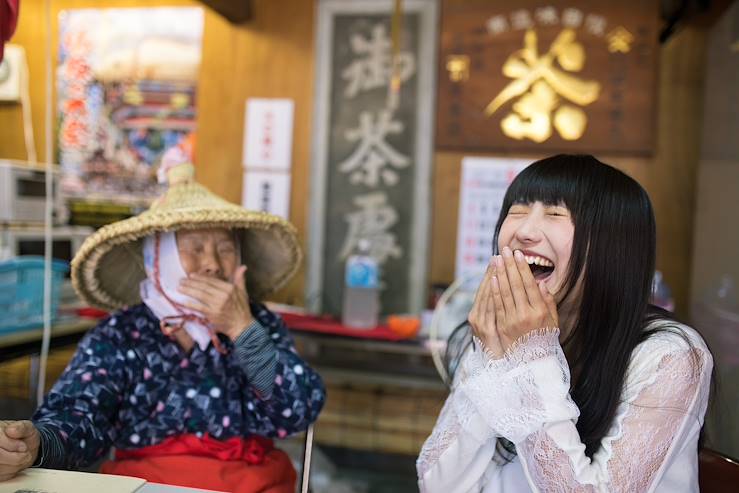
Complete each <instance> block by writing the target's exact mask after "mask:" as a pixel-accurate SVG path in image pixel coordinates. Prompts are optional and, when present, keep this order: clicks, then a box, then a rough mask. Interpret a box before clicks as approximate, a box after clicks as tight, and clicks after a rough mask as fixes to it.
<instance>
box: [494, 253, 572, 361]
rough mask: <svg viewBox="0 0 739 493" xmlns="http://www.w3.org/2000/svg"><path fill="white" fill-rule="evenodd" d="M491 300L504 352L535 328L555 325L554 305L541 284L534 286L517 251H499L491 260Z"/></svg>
mask: <svg viewBox="0 0 739 493" xmlns="http://www.w3.org/2000/svg"><path fill="white" fill-rule="evenodd" d="M494 262H495V274H494V275H493V276H492V297H493V305H494V307H495V308H494V311H495V327H496V329H497V333H498V338H499V340H500V345H501V347H502V348H503V350H504V351H505V350H506V349H508V348H509V347H510V346H511V344H513V343H514V342H515V341H516V339H518V338H519V337H521V336H524V335H526V334H528V333H529V332H531V331H532V330H536V329H543V328H555V327H558V326H559V317H558V315H557V304H556V303H555V301H554V297H553V296H552V295H551V293H549V290H548V289H547V287H546V285H545V284H544V282H540V283H537V282H536V279H534V276H533V274H532V273H531V268H530V267H529V264H528V263H527V262H526V259H525V258H524V256H523V253H521V251H519V250H516V252H515V254H514V253H513V252H512V251H511V249H510V248H508V247H505V248H503V255H498V256H496V257H495V258H494Z"/></svg>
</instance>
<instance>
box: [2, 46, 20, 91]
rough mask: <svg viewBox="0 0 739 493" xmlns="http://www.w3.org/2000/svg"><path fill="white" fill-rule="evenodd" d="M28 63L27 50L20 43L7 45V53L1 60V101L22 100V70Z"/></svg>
mask: <svg viewBox="0 0 739 493" xmlns="http://www.w3.org/2000/svg"><path fill="white" fill-rule="evenodd" d="M25 64H26V52H25V51H24V50H23V48H22V47H21V46H18V45H12V44H9V45H5V55H4V58H3V61H2V62H0V101H7V102H20V100H21V80H22V72H21V71H22V70H23V68H24V67H25Z"/></svg>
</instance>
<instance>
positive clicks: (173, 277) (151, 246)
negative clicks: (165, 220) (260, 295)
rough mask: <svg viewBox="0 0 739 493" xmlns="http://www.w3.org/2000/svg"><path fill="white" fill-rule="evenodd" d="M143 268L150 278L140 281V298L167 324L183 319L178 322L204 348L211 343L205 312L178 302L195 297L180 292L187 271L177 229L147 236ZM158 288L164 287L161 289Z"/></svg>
mask: <svg viewBox="0 0 739 493" xmlns="http://www.w3.org/2000/svg"><path fill="white" fill-rule="evenodd" d="M157 236H158V237H159V252H158V254H159V255H158V259H159V284H158V286H157V282H156V269H155V260H156V258H157V251H156V247H157V241H156V240H157ZM144 267H145V268H146V275H147V278H146V279H144V280H143V281H141V284H140V285H139V289H140V292H141V300H142V301H143V302H144V304H146V306H148V307H149V309H150V310H151V311H152V312H153V313H154V315H156V316H157V318H158V319H159V320H161V321H162V322H164V323H165V324H166V322H167V320H172V319H175V320H176V319H180V320H181V321H180V322H179V324H177V325H180V324H181V325H180V326H181V327H182V328H183V329H185V331H186V332H187V333H188V334H190V337H192V339H193V340H194V341H195V343H196V344H197V345H198V346H199V347H200V349H201V350H203V351H205V349H206V348H207V347H208V344H209V343H210V341H211V340H212V339H211V329H210V328H209V327H208V325H206V323H207V322H206V320H205V319H204V318H203V314H202V313H200V312H196V311H194V310H190V309H188V308H185V307H183V306H175V305H173V304H172V302H174V303H176V304H178V305H179V304H181V303H187V302H192V301H193V300H192V298H190V297H189V296H187V295H184V294H182V293H180V292H179V291H178V289H177V288H178V287H179V284H180V281H181V280H182V279H184V278H186V277H187V273H186V272H185V270H184V269H183V268H182V264H181V263H180V254H179V252H178V250H177V238H176V236H175V233H174V232H167V233H155V234H153V235H150V236H147V237H146V238H144ZM158 288H161V290H160V289H158Z"/></svg>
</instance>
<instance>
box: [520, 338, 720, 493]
mask: <svg viewBox="0 0 739 493" xmlns="http://www.w3.org/2000/svg"><path fill="white" fill-rule="evenodd" d="M652 349H655V348H654V347H652ZM656 349H657V350H656V351H654V350H653V351H642V353H643V354H642V355H641V358H637V361H636V362H635V364H634V362H632V365H631V366H630V373H632V374H631V375H630V376H629V377H628V378H627V384H626V388H625V389H624V393H623V396H622V397H623V400H622V404H621V405H620V406H619V409H618V411H617V416H616V418H615V420H614V423H613V424H612V426H611V429H610V430H609V432H608V435H607V436H606V437H605V438H604V439H603V441H602V442H601V449H600V450H599V451H598V452H597V453H596V454H595V456H594V457H593V460H592V461H591V460H590V459H589V458H588V457H587V456H586V455H585V446H584V445H583V444H582V442H581V441H580V437H579V435H578V433H577V429H576V428H575V424H574V423H573V422H572V421H559V422H557V421H552V422H549V423H547V424H546V425H545V426H544V427H543V428H541V429H539V430H536V431H535V432H534V433H532V434H531V435H529V436H528V437H526V438H525V439H524V440H522V441H521V442H519V443H517V444H516V448H517V450H518V453H519V457H520V459H521V462H522V464H523V466H524V468H525V470H526V472H527V477H528V480H529V483H530V485H531V487H532V489H533V490H534V491H575V492H590V491H616V492H631V491H644V492H647V491H651V490H652V489H653V488H654V487H655V486H656V485H657V484H658V482H659V479H660V477H661V475H662V474H663V473H664V470H665V468H666V467H667V465H668V464H669V462H670V460H671V459H672V457H674V455H675V452H674V451H675V450H677V449H679V448H680V447H681V446H683V445H685V443H686V442H687V437H688V436H690V435H691V434H695V435H697V432H698V431H699V430H700V427H701V425H702V421H703V415H704V413H705V409H706V405H707V400H708V390H709V388H710V385H709V384H710V373H711V366H712V360H711V356H710V353H708V351H707V350H706V349H705V347H687V345H686V346H683V347H679V348H677V346H676V345H674V344H673V345H672V347H671V349H669V350H665V348H664V346H663V347H662V348H661V349H662V350H660V348H656ZM649 353H651V354H649ZM639 359H640V360H641V361H639ZM632 370H633V371H632Z"/></svg>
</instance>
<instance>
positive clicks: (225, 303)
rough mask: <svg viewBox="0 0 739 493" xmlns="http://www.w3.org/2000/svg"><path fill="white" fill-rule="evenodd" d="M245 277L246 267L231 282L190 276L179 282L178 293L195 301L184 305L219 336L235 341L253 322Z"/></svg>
mask: <svg viewBox="0 0 739 493" xmlns="http://www.w3.org/2000/svg"><path fill="white" fill-rule="evenodd" d="M245 273H246V266H244V265H241V266H239V267H238V268H237V269H236V272H234V276H233V280H232V282H227V281H222V280H220V279H216V278H214V277H210V276H204V275H201V274H191V275H190V277H187V278H185V279H182V281H180V287H179V290H180V292H181V293H183V294H186V295H188V296H189V297H191V298H193V300H195V301H193V302H191V303H183V305H184V306H186V307H187V308H190V309H191V310H196V311H198V312H200V313H202V314H203V316H204V317H205V318H207V319H208V321H209V322H210V323H211V324H213V328H214V329H215V330H216V331H217V332H221V333H223V334H225V335H227V336H228V337H229V338H230V339H231V340H232V341H235V340H236V338H237V337H239V335H241V333H242V332H243V331H244V329H246V328H247V327H248V326H249V324H251V323H252V322H253V321H254V317H253V316H252V314H251V310H250V309H249V295H248V294H247V292H246V284H245V283H244V274H245Z"/></svg>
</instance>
